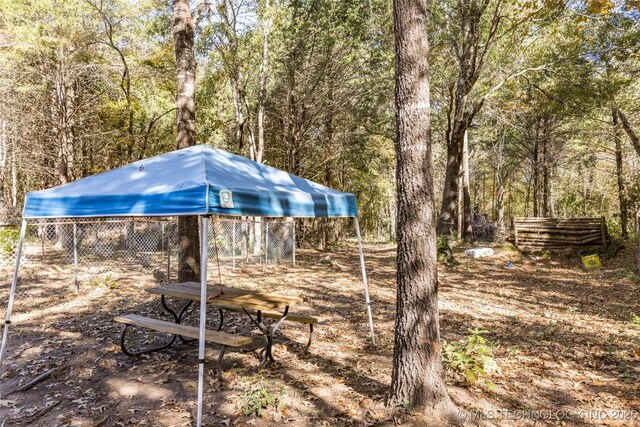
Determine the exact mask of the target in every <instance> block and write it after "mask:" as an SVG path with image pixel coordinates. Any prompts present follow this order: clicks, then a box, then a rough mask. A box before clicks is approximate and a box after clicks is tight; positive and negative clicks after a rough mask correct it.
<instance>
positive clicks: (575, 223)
mask: <svg viewBox="0 0 640 427" xmlns="http://www.w3.org/2000/svg"><path fill="white" fill-rule="evenodd" d="M513 238H514V243H515V245H516V247H517V248H518V249H528V250H561V249H572V248H578V247H582V246H601V245H607V244H608V243H609V233H608V231H607V223H606V221H605V219H604V217H602V218H513Z"/></svg>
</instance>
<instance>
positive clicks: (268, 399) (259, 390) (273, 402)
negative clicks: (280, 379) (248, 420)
mask: <svg viewBox="0 0 640 427" xmlns="http://www.w3.org/2000/svg"><path fill="white" fill-rule="evenodd" d="M273 385H274V383H273V381H262V380H260V381H258V382H257V383H256V384H253V385H252V386H251V387H250V388H249V389H248V390H246V391H244V392H243V393H242V395H241V396H240V397H241V398H242V402H241V403H240V408H241V409H242V413H243V414H244V415H251V414H254V413H255V414H256V415H257V416H259V417H262V416H263V415H264V413H265V411H266V410H268V409H269V408H271V409H273V410H275V411H276V412H281V411H282V409H284V406H285V390H284V387H280V388H279V389H277V390H274V389H273V388H272V387H273Z"/></svg>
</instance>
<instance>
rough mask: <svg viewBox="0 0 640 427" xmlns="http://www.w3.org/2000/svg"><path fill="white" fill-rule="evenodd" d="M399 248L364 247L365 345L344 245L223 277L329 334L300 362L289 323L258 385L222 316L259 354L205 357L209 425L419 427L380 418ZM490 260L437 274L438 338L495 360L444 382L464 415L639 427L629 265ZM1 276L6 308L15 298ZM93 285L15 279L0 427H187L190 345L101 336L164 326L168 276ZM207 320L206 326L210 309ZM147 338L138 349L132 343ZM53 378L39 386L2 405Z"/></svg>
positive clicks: (639, 376) (620, 259)
mask: <svg viewBox="0 0 640 427" xmlns="http://www.w3.org/2000/svg"><path fill="white" fill-rule="evenodd" d="M394 250H395V249H394V247H393V246H391V245H388V244H368V245H367V246H366V247H365V255H366V257H367V269H368V273H369V279H370V289H371V299H372V302H373V312H374V317H375V323H376V334H377V338H378V343H377V345H375V346H373V345H371V344H370V341H369V336H368V326H367V318H366V312H365V310H364V303H363V296H362V284H361V277H360V271H359V266H358V258H357V251H356V248H355V246H353V245H349V246H346V247H344V248H340V249H335V250H331V251H327V252H318V251H314V250H304V251H301V253H299V254H298V265H297V266H296V267H295V268H293V267H291V266H280V267H269V268H266V269H245V270H239V271H236V273H235V274H229V275H226V276H225V280H224V281H225V283H226V284H227V285H231V286H237V287H246V288H254V289H264V290H269V291H277V292H281V293H287V294H293V295H301V296H305V297H307V298H308V299H309V302H308V303H306V304H304V305H302V306H299V307H294V308H292V312H294V313H307V314H312V315H316V316H318V317H320V318H321V319H322V320H323V323H322V324H321V325H320V326H318V327H317V332H316V334H315V342H314V344H313V346H312V348H311V351H310V352H309V354H306V355H301V354H300V353H299V351H300V349H302V347H303V345H304V343H305V340H306V338H307V333H308V331H307V329H306V327H305V326H303V325H299V324H295V323H291V322H287V323H286V324H285V326H284V327H283V328H282V333H281V334H279V335H278V336H277V346H276V348H275V353H276V357H277V358H278V359H279V362H278V363H277V364H276V365H272V366H270V367H268V368H266V369H263V370H261V371H260V372H257V373H256V372H255V369H254V368H255V367H256V365H257V363H258V353H259V343H260V338H259V336H258V334H257V331H256V330H254V329H255V328H252V327H251V325H250V324H249V323H248V322H247V321H246V320H245V318H243V317H242V316H240V315H239V314H232V315H229V316H230V320H228V321H227V322H226V327H225V330H226V331H227V332H239V333H242V334H243V335H249V336H253V337H255V338H256V340H255V343H256V344H255V345H253V346H252V347H250V348H248V349H242V350H240V351H230V352H228V353H227V355H226V357H225V362H224V369H225V373H224V377H223V379H222V380H219V379H217V378H216V376H215V374H214V372H213V368H214V366H215V358H216V356H217V349H216V348H215V346H208V353H207V362H208V363H207V365H206V366H207V368H206V384H205V409H204V412H205V415H204V423H205V425H208V426H214V425H220V426H251V425H254V426H258V425H260V426H262V425H274V426H275V425H282V424H288V425H292V426H325V425H331V426H333V425H336V426H341V425H345V426H346V425H357V426H365V425H382V424H384V425H392V424H393V423H395V424H397V425H409V424H412V423H416V422H417V421H419V420H420V416H419V415H416V414H413V413H412V412H411V410H410V408H406V409H407V410H406V411H400V412H396V413H390V412H389V411H385V410H384V396H385V393H386V391H387V388H388V386H389V382H390V376H391V358H392V354H393V332H394V312H395V270H394V262H395V252H394ZM496 251H497V252H496V255H495V256H493V257H490V258H483V259H477V260H473V259H469V258H465V257H463V256H462V255H461V254H460V253H459V252H458V253H457V254H456V257H457V259H458V260H459V261H460V264H458V265H456V266H453V267H448V266H444V265H442V266H441V268H440V273H439V276H440V301H439V303H440V316H441V328H442V336H443V338H444V339H445V340H447V341H448V342H456V341H458V340H460V339H462V338H465V337H466V336H468V335H469V329H471V328H481V329H484V330H486V331H488V332H487V333H486V334H485V335H484V337H485V338H486V339H487V340H488V341H489V343H490V344H489V347H490V349H491V351H492V353H493V357H494V360H495V367H493V368H492V369H490V370H489V371H488V372H487V376H486V377H485V378H481V381H479V382H478V383H476V384H468V383H466V382H465V380H464V376H463V375H461V374H459V373H455V372H451V371H448V373H447V383H448V386H449V390H450V394H451V395H452V398H453V400H454V402H455V403H456V404H457V405H458V407H459V408H460V409H461V410H467V411H470V412H467V417H468V419H469V420H470V421H473V422H474V423H477V424H480V425H571V426H573V425H640V321H639V320H637V321H636V322H635V323H634V322H633V315H634V314H637V315H638V316H640V298H639V297H638V295H639V293H638V290H639V286H640V281H639V280H638V278H637V276H636V275H635V274H634V273H633V272H632V266H633V258H632V254H631V252H630V251H628V252H627V253H623V254H621V255H618V256H617V257H616V258H614V259H611V260H604V261H603V268H602V269H600V270H595V271H594V270H591V271H587V270H585V269H583V268H582V266H581V264H580V259H579V257H578V256H564V255H562V256H560V255H558V256H551V258H550V259H547V258H538V259H535V260H534V259H532V258H530V257H528V256H523V255H521V254H520V253H518V252H515V251H511V250H508V249H506V248H497V249H496ZM509 262H510V263H512V265H513V266H512V267H508V266H507V263H509ZM6 273H7V271H5V276H4V278H3V280H2V285H1V288H0V296H1V298H0V304H1V306H2V307H6V303H7V296H8V289H9V283H8V282H9V277H10V276H8V275H7V274H6ZM93 273H94V274H95V276H96V277H98V278H101V279H100V280H93V281H92V282H91V283H83V284H82V285H81V290H80V292H79V293H77V294H76V293H75V292H73V281H72V279H71V278H70V275H69V271H68V269H67V270H65V269H62V268H60V267H57V266H56V265H55V264H54V263H50V264H46V265H39V266H31V267H26V268H25V270H23V274H22V279H21V284H20V285H21V288H20V289H21V290H20V292H19V294H18V296H17V300H16V305H15V309H14V317H13V319H12V320H13V327H12V330H11V333H10V335H9V344H10V345H9V348H8V353H7V356H6V361H5V362H4V366H3V367H2V368H1V370H0V381H1V383H0V384H1V392H2V397H1V398H0V426H18V425H30V426H31V425H33V426H37V425H41V426H85V425H86V426H130V425H140V426H143V425H144V426H181V425H192V424H193V420H194V414H195V399H196V384H197V382H196V380H197V377H196V375H197V367H196V363H197V350H196V346H195V345H193V344H182V343H179V344H177V345H175V346H174V347H172V348H171V349H168V350H164V351H161V352H157V353H153V354H150V355H145V356H141V357H127V356H126V355H124V354H123V353H122V352H121V351H120V348H119V338H120V326H119V325H117V324H114V323H113V322H111V318H112V317H113V316H114V315H118V314H126V313H138V314H143V315H148V316H151V317H158V318H162V317H163V316H165V314H163V310H162V308H161V306H160V304H159V301H158V298H157V297H156V296H153V295H150V294H147V293H146V292H145V291H144V289H145V287H149V286H151V285H154V284H157V283H158V282H159V281H161V280H162V279H163V278H162V277H161V275H159V274H158V272H154V271H153V270H152V269H143V268H136V269H131V268H126V267H125V266H116V265H111V266H109V267H96V268H95V269H94V271H93ZM109 274H110V275H111V276H110V277H109V276H107V275H109ZM3 310H4V308H3ZM2 312H3V313H4V311H2ZM195 317H197V311H196V312H195V313H194V315H193V316H192V317H191V319H194V318H195ZM165 318H166V317H165ZM210 321H211V327H212V328H215V324H216V321H217V316H216V313H215V312H214V311H212V312H211V314H210ZM150 336H151V335H150V334H146V335H145V336H139V341H138V342H142V341H143V340H144V339H145V338H149V337H150ZM134 338H135V337H134ZM160 338H162V337H156V339H160ZM50 369H53V370H54V371H53V373H52V374H51V375H50V376H49V377H48V378H46V379H45V380H44V381H42V382H40V383H38V384H37V385H35V386H33V387H31V388H29V389H28V390H26V391H22V392H13V393H10V392H11V391H12V390H14V389H15V388H16V387H18V386H19V385H21V384H26V383H28V382H29V381H30V380H32V379H34V378H36V377H37V376H38V375H39V374H42V373H43V372H46V371H47V370H50ZM485 379H487V380H489V381H490V382H491V383H492V384H493V385H495V391H494V390H491V389H490V387H488V386H486V385H484V383H483V381H484V380H485ZM7 393H10V394H7ZM259 399H263V400H265V401H266V402H268V404H267V408H266V409H265V410H264V412H263V413H262V414H261V416H258V415H257V414H256V413H255V412H254V413H253V414H251V415H245V414H244V413H243V409H244V410H246V411H249V410H250V406H251V403H255V402H257V401H258V400H259ZM243 402H244V403H243ZM571 411H573V412H571ZM579 411H589V412H579ZM480 418H486V419H480Z"/></svg>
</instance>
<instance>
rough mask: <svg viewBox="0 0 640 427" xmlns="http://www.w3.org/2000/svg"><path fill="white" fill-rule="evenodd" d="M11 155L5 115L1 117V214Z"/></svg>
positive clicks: (0, 212)
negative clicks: (8, 160)
mask: <svg viewBox="0 0 640 427" xmlns="http://www.w3.org/2000/svg"><path fill="white" fill-rule="evenodd" d="M8 157H9V136H8V130H7V121H6V120H5V118H4V117H2V118H0V214H2V210H3V209H4V200H5V197H4V187H5V184H4V181H5V176H6V171H7V159H8Z"/></svg>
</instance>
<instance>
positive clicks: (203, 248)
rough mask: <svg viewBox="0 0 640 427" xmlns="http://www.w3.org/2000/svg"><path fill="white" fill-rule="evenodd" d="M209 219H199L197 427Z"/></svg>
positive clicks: (204, 318) (200, 393) (204, 324)
mask: <svg viewBox="0 0 640 427" xmlns="http://www.w3.org/2000/svg"><path fill="white" fill-rule="evenodd" d="M208 237H209V218H207V217H205V216H201V217H200V333H199V334H198V416H197V422H196V425H197V427H200V426H201V425H202V398H203V395H204V338H205V329H206V323H207V255H208V253H209V251H208V250H207V248H208V247H209V239H208Z"/></svg>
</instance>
